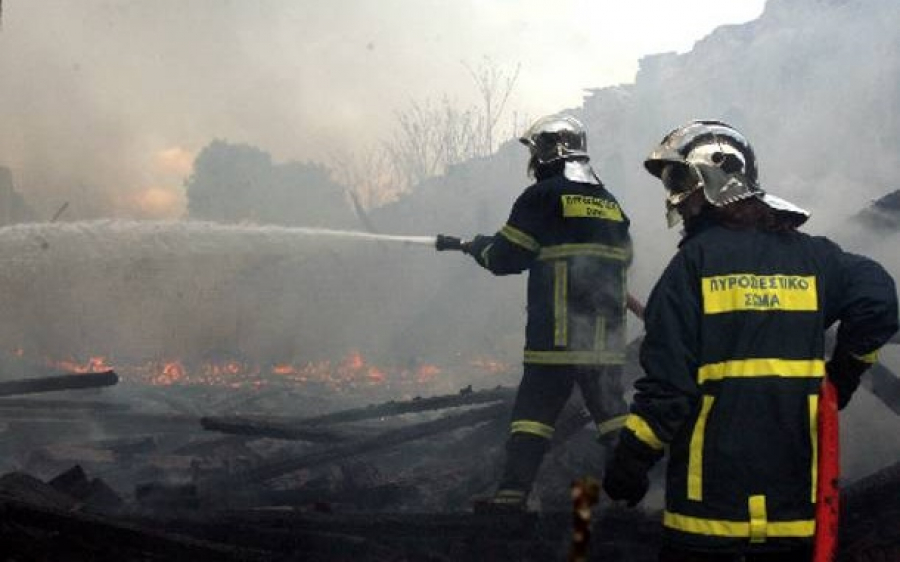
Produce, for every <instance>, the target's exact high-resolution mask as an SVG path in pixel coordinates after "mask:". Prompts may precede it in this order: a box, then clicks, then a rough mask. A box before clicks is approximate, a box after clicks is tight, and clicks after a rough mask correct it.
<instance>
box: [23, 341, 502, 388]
mask: <svg viewBox="0 0 900 562" xmlns="http://www.w3.org/2000/svg"><path fill="white" fill-rule="evenodd" d="M11 354H12V355H13V356H15V357H16V358H18V359H19V360H22V361H28V358H27V357H26V355H27V354H26V353H25V352H24V350H23V349H16V350H14V351H12V352H11ZM40 363H44V364H46V365H47V366H49V367H52V368H53V369H54V370H58V371H64V372H70V373H86V372H102V371H108V370H115V371H116V372H117V373H118V374H119V375H120V376H121V377H122V378H123V379H124V380H129V381H133V382H139V383H144V384H149V385H158V386H172V385H205V386H221V387H226V388H251V389H260V388H262V387H265V386H268V385H284V384H288V385H308V384H314V385H318V386H322V387H325V388H328V389H331V390H334V391H343V390H348V389H364V388H368V387H374V386H379V387H385V388H395V389H401V390H402V389H404V388H405V389H406V390H407V391H409V392H419V391H420V390H417V388H418V387H419V386H434V385H439V384H440V381H441V380H442V379H443V378H444V377H447V378H446V379H445V382H446V381H449V380H453V379H454V378H455V376H454V373H455V374H456V375H458V374H459V373H458V372H456V371H454V369H453V368H452V367H440V366H438V365H434V364H430V363H419V364H417V365H414V366H407V367H390V366H383V365H372V364H369V362H368V361H367V360H366V359H365V358H364V357H363V355H362V353H360V352H359V351H357V350H351V351H350V352H348V353H347V355H346V356H344V357H343V358H341V359H339V360H337V361H329V360H323V361H309V362H306V363H299V362H277V363H273V364H270V365H267V366H263V365H260V364H256V363H252V362H248V361H239V360H222V361H203V362H197V361H190V360H183V359H165V360H159V361H145V362H136V363H129V362H122V361H116V362H115V367H114V366H113V362H112V361H110V360H109V359H108V358H106V357H103V356H92V357H89V358H88V359H87V360H83V361H80V360H76V359H71V358H69V359H63V360H52V361H51V360H45V361H40ZM510 370H511V369H510V366H509V365H508V364H506V363H502V362H500V361H496V360H490V359H476V360H473V361H469V362H468V363H467V366H466V367H465V369H464V371H463V373H462V374H464V375H468V376H472V375H476V376H477V375H478V374H479V372H480V373H482V374H488V375H501V374H507V373H509V372H510Z"/></svg>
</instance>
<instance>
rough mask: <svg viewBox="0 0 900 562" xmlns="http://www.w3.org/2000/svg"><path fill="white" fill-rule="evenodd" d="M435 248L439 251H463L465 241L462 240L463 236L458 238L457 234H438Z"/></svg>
mask: <svg viewBox="0 0 900 562" xmlns="http://www.w3.org/2000/svg"><path fill="white" fill-rule="evenodd" d="M434 249H435V250H437V251H438V252H444V251H447V250H455V251H457V252H462V251H464V250H465V243H464V242H463V241H462V238H457V237H456V236H447V235H446V234H438V235H437V237H435V240H434Z"/></svg>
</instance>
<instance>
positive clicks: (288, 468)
mask: <svg viewBox="0 0 900 562" xmlns="http://www.w3.org/2000/svg"><path fill="white" fill-rule="evenodd" d="M508 412H509V405H508V404H494V405H492V406H485V407H482V408H478V409H473V410H469V411H466V412H463V413H460V414H454V415H449V416H445V417H442V418H438V419H436V420H431V421H427V422H422V423H418V424H414V425H410V426H405V427H401V428H398V429H393V430H388V431H385V432H383V433H381V434H379V435H377V436H375V437H370V438H368V439H362V440H360V441H354V442H350V443H343V444H339V445H335V446H333V447H328V448H326V449H323V450H319V451H315V452H311V453H309V454H306V455H302V456H291V457H288V458H283V459H276V460H271V461H267V462H263V463H261V464H259V465H257V466H255V467H252V468H250V469H247V470H244V471H242V472H238V473H235V474H229V475H225V476H211V477H208V478H206V479H205V480H204V481H202V482H201V485H202V486H203V488H204V489H205V490H210V491H215V490H217V489H228V488H230V487H233V486H247V485H254V484H259V483H263V482H265V481H267V480H271V479H272V478H277V477H278V476H281V475H283V474H287V473H289V472H293V471H295V470H300V469H302V468H309V467H312V466H319V465H322V464H326V463H331V462H335V461H339V460H342V459H345V458H349V457H354V456H357V455H362V454H365V453H371V452H374V451H379V450H383V449H388V448H391V447H395V446H397V445H400V444H403V443H406V442H408V441H413V440H415V439H421V438H423V437H428V436H431V435H435V434H438V433H443V432H446V431H452V430H455V429H459V428H462V427H468V426H471V425H475V424H478V423H481V422H484V421H488V420H492V419H496V418H498V417H502V416H505V415H508Z"/></svg>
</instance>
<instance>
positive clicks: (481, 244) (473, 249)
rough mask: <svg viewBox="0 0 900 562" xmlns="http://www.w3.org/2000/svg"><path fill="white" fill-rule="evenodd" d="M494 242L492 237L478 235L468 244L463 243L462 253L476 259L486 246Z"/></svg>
mask: <svg viewBox="0 0 900 562" xmlns="http://www.w3.org/2000/svg"><path fill="white" fill-rule="evenodd" d="M493 241H494V237H493V236H484V235H482V234H478V235H476V236H475V238H472V240H471V241H469V242H464V243H463V248H462V251H463V252H465V253H467V254H469V255H470V256H475V257H476V258H477V257H478V256H480V255H481V252H482V251H484V249H485V248H487V247H488V245H489V244H490V243H491V242H493Z"/></svg>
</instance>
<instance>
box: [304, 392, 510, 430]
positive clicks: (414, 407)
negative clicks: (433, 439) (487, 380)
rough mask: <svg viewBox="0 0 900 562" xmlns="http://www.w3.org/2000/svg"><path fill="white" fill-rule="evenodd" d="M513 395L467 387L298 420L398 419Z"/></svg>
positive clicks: (338, 421)
mask: <svg viewBox="0 0 900 562" xmlns="http://www.w3.org/2000/svg"><path fill="white" fill-rule="evenodd" d="M514 395H515V389H514V388H508V387H502V386H498V387H496V388H492V389H489V390H480V391H473V390H472V387H471V386H468V387H466V388H464V389H462V390H460V391H459V392H458V393H456V394H445V395H442V396H432V397H429V398H420V397H416V398H413V399H412V400H404V401H401V402H396V401H393V400H392V401H390V402H385V403H383V404H373V405H370V406H364V407H362V408H354V409H352V410H342V411H340V412H333V413H331V414H324V415H321V416H316V417H311V418H303V419H299V420H297V421H298V422H300V423H304V424H310V425H315V424H330V423H343V422H351V421H360V420H366V419H372V418H380V417H384V416H397V415H402V414H410V413H414V412H428V411H431V410H442V409H445V408H457V407H460V406H472V405H475V404H486V403H490V402H501V401H507V400H512V398H513V396H514Z"/></svg>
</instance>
